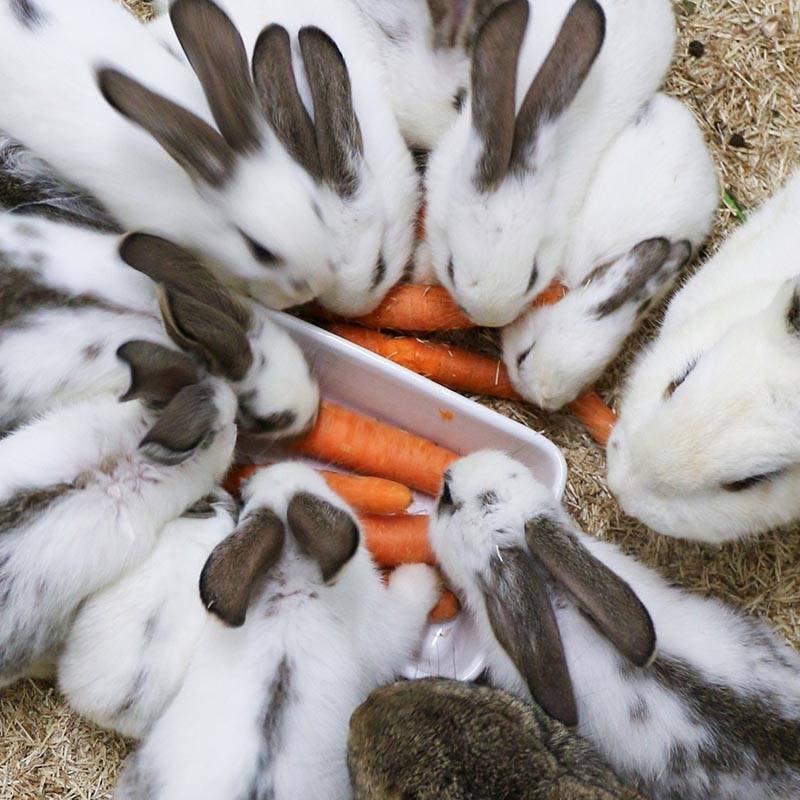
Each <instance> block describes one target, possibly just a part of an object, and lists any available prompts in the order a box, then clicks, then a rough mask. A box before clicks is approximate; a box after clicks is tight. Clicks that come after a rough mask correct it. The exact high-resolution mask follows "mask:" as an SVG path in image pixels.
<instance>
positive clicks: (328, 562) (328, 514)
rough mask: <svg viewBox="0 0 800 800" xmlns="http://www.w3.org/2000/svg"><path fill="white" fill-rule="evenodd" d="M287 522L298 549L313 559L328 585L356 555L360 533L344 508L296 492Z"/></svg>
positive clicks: (290, 503)
mask: <svg viewBox="0 0 800 800" xmlns="http://www.w3.org/2000/svg"><path fill="white" fill-rule="evenodd" d="M286 521H287V522H288V523H289V527H290V528H291V529H292V534H293V535H294V538H295V540H296V541H297V544H298V546H299V547H300V549H301V550H302V551H303V552H304V553H305V554H306V555H308V556H310V557H311V558H313V559H314V560H315V561H316V562H317V563H318V564H319V566H320V569H321V570H322V579H323V580H324V581H325V582H326V583H329V582H330V581H332V580H333V579H334V578H335V577H336V576H337V575H338V574H339V573H340V572H341V570H342V569H343V568H344V566H345V564H347V562H348V561H350V559H351V558H352V557H353V556H354V555H355V554H356V551H357V550H358V543H359V541H360V534H359V532H358V525H356V523H355V520H354V519H353V518H352V517H351V516H350V515H349V514H348V513H347V512H346V511H344V510H343V509H341V508H338V507H337V506H335V505H333V504H332V503H329V502H328V501H327V500H323V499H322V498H321V497H317V496H316V495H313V494H311V493H309V492H298V494H296V495H295V496H294V497H293V498H292V499H291V501H290V502H289V507H288V510H287V512H286Z"/></svg>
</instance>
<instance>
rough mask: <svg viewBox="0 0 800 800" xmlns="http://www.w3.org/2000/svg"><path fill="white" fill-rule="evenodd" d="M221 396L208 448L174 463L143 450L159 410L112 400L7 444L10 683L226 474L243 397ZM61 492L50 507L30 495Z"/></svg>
mask: <svg viewBox="0 0 800 800" xmlns="http://www.w3.org/2000/svg"><path fill="white" fill-rule="evenodd" d="M214 393H215V394H214V404H215V406H216V410H217V418H216V420H215V421H214V423H213V428H212V431H210V432H209V433H210V434H211V438H210V439H209V440H208V441H207V446H203V447H199V448H198V449H197V450H196V451H195V452H194V453H190V454H189V455H188V457H187V458H186V459H185V460H184V461H182V462H181V463H179V464H177V465H175V466H163V465H161V464H159V463H156V462H154V461H153V460H152V459H151V458H149V457H148V455H147V452H146V449H140V442H141V441H142V438H143V436H144V435H145V434H146V432H147V431H148V428H150V426H151V425H152V423H153V421H154V418H155V415H154V414H153V412H151V411H148V410H146V409H145V408H144V407H143V406H142V404H141V403H139V402H138V401H133V402H130V403H119V402H118V401H117V399H116V397H114V396H112V395H101V396H99V397H96V398H94V399H92V400H87V401H85V402H83V403H78V404H75V405H72V406H68V407H66V408H63V409H57V410H55V411H52V412H51V413H50V414H48V415H46V416H44V417H42V418H41V419H38V420H35V421H33V422H31V423H30V424H28V425H26V426H24V427H22V428H21V429H19V430H18V431H16V432H14V433H12V434H10V435H9V436H7V437H6V438H4V439H1V440H0V506H2V508H3V512H4V513H3V526H4V529H3V531H2V536H1V537H0V598H2V606H3V614H2V615H0V654H2V660H0V685H6V684H8V683H11V682H13V681H14V680H15V679H16V678H18V677H20V676H22V675H24V674H26V671H27V668H28V666H29V665H31V664H33V663H34V662H36V661H37V660H39V659H40V658H41V657H43V656H45V655H47V654H48V652H49V651H51V650H52V649H53V648H55V647H57V646H58V645H59V644H60V642H61V641H62V639H63V637H64V635H65V634H66V632H67V628H68V625H69V623H70V621H71V618H72V616H73V614H74V612H75V610H76V609H77V607H78V605H79V604H80V603H81V601H83V600H84V599H85V598H86V597H88V596H89V595H91V594H93V593H94V592H96V591H98V590H100V589H102V588H103V587H104V586H106V585H107V584H109V583H111V582H112V581H114V580H116V579H117V578H118V577H119V576H120V575H121V574H122V573H124V572H125V571H126V570H128V569H131V568H132V567H134V566H136V565H137V564H138V563H140V562H141V561H142V560H143V559H144V558H145V557H146V556H147V555H148V553H149V552H150V551H151V550H152V548H153V547H154V546H155V544H156V541H157V538H158V536H159V534H160V533H161V530H162V528H163V527H164V525H166V524H167V523H168V522H170V521H171V520H173V519H174V518H175V517H177V516H179V515H180V514H181V513H182V512H183V511H184V510H185V509H186V508H187V507H188V506H190V505H192V504H193V503H194V502H196V501H197V500H198V499H199V498H201V497H203V496H204V495H205V494H207V493H208V492H209V491H210V490H211V488H212V487H213V486H214V484H215V483H216V482H217V480H219V479H220V478H221V476H222V475H223V474H224V472H225V470H226V469H227V468H228V465H229V463H230V459H231V455H232V452H233V446H234V442H235V438H236V429H235V426H234V425H233V417H234V412H235V401H234V398H233V395H232V394H231V393H230V391H229V390H228V389H227V388H226V387H225V386H224V385H223V384H220V383H217V384H215V389H214ZM58 486H61V488H63V492H61V493H60V494H59V495H58V496H56V497H54V498H51V500H50V501H49V502H42V501H37V500H36V498H35V495H34V496H32V495H30V494H29V493H35V492H44V491H47V490H48V489H51V488H52V487H58ZM26 497H27V500H26ZM23 504H24V506H23ZM23 507H26V510H22V508H23Z"/></svg>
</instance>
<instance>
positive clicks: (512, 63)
mask: <svg viewBox="0 0 800 800" xmlns="http://www.w3.org/2000/svg"><path fill="white" fill-rule="evenodd" d="M527 24H528V3H527V2H526V0H509V2H506V3H503V4H502V5H500V6H498V7H497V8H496V9H495V10H494V11H492V13H491V14H490V15H489V17H488V19H487V20H486V22H485V23H484V24H483V27H482V28H481V29H480V31H479V32H478V35H477V37H476V39H475V47H474V52H473V55H472V124H473V126H474V127H475V132H476V133H477V134H478V136H479V137H480V139H481V142H482V144H483V152H482V154H481V157H480V160H479V162H478V167H477V170H476V172H475V176H474V178H473V181H474V184H475V187H476V188H477V189H478V190H479V191H482V192H488V191H492V190H493V189H496V188H497V186H498V185H499V184H500V183H501V182H502V180H503V178H505V176H506V174H507V172H508V166H509V162H510V160H511V151H512V148H513V145H514V118H515V114H516V97H515V95H516V86H517V59H518V57H519V51H520V48H521V47H522V40H523V38H524V36H525V28H526V26H527Z"/></svg>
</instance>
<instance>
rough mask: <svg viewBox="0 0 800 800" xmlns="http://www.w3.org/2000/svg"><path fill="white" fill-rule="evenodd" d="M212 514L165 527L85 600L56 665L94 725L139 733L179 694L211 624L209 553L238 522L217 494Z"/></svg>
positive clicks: (64, 687) (72, 700) (73, 700)
mask: <svg viewBox="0 0 800 800" xmlns="http://www.w3.org/2000/svg"><path fill="white" fill-rule="evenodd" d="M209 500H213V513H212V515H211V516H210V517H208V518H193V517H192V516H182V517H179V518H178V519H176V520H174V521H173V522H170V523H169V524H168V525H166V526H165V528H164V531H163V533H162V535H161V537H160V540H159V543H158V545H157V546H156V548H155V549H154V550H153V552H152V554H151V555H150V556H149V557H148V558H147V559H146V560H145V561H143V562H142V563H141V564H140V565H139V566H138V567H137V568H136V569H134V570H131V571H130V572H128V573H126V574H125V575H123V576H122V577H121V578H120V579H119V580H118V581H117V582H116V583H114V584H112V585H111V586H109V587H107V588H105V589H103V590H102V591H100V592H98V593H97V594H95V595H93V596H92V597H90V598H89V599H88V600H86V601H85V602H84V603H83V605H82V606H81V608H80V610H79V611H78V614H77V616H76V618H75V622H74V623H73V625H72V627H71V628H70V631H69V634H68V636H67V640H66V643H65V645H64V650H63V653H62V654H61V656H60V658H59V662H58V685H59V689H60V690H61V691H62V692H63V694H64V695H65V696H66V698H67V700H68V701H69V704H70V705H71V706H72V708H74V709H75V711H77V712H78V713H79V714H81V715H83V716H84V717H87V718H88V719H90V720H91V721H92V722H94V723H96V724H98V725H102V726H103V727H105V728H110V729H112V730H115V731H117V732H119V733H121V734H122V735H123V736H131V737H134V738H137V739H138V738H141V737H142V736H144V735H145V733H146V732H147V731H148V729H149V728H150V727H151V726H152V724H153V723H154V722H155V721H156V720H157V719H158V717H159V716H160V715H161V713H162V712H163V710H164V708H165V707H166V706H167V704H168V703H169V702H170V700H171V699H172V698H173V697H174V695H175V693H176V692H177V690H178V688H179V686H180V684H181V681H182V680H183V677H184V675H185V673H186V669H187V667H188V665H189V661H190V659H191V657H192V655H193V653H194V650H195V647H196V645H197V642H198V640H199V639H200V636H201V634H202V631H203V629H204V627H205V625H206V623H207V621H208V613H207V612H206V609H205V608H204V607H203V604H202V602H201V601H200V594H199V591H198V581H199V579H200V571H201V570H202V568H203V564H204V563H205V561H206V559H207V558H208V556H209V554H210V553H211V551H212V550H213V549H214V547H216V546H217V545H218V544H219V543H220V542H221V541H222V540H223V539H224V538H225V537H226V536H228V535H229V534H230V533H231V532H232V531H233V528H234V525H235V524H236V521H235V504H234V502H233V500H232V498H230V497H229V496H228V495H226V494H225V493H224V492H217V493H216V494H215V495H214V496H212V497H210V498H209Z"/></svg>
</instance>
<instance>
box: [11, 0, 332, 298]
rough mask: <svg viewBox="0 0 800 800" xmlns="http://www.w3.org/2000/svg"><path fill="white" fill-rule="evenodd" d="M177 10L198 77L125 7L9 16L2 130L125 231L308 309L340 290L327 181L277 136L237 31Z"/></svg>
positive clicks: (206, 7)
mask: <svg viewBox="0 0 800 800" xmlns="http://www.w3.org/2000/svg"><path fill="white" fill-rule="evenodd" d="M179 5H180V7H181V8H182V9H183V14H182V24H181V25H180V26H179V27H178V28H177V32H178V37H179V39H180V41H181V42H182V43H183V45H184V47H185V48H186V49H187V52H189V53H190V61H191V62H192V65H193V67H194V71H192V69H190V68H189V66H188V65H187V63H186V61H185V60H183V59H177V58H175V57H174V56H173V55H171V54H170V53H169V52H168V51H167V50H166V49H165V48H164V47H163V46H162V44H161V42H159V41H158V40H157V39H156V37H155V36H153V35H152V34H150V33H149V32H148V30H147V29H146V27H145V26H143V25H141V24H140V23H139V22H137V21H136V19H134V18H133V17H132V15H131V14H129V13H128V12H127V11H126V10H125V9H124V8H123V6H122V4H120V3H110V2H107V0H83V2H82V4H81V13H79V14H76V13H75V9H74V8H73V7H72V6H71V5H70V4H69V3H64V2H62V0H25V2H11V3H3V4H1V5H0V78H1V79H2V82H3V86H4V90H3V103H2V105H0V129H2V130H3V131H4V132H5V133H7V134H8V135H9V136H11V137H13V139H15V140H16V141H18V142H20V143H21V144H23V145H25V146H26V147H27V148H29V149H30V150H31V151H33V153H34V154H35V155H36V156H38V157H39V158H41V159H44V162H46V163H47V164H48V165H49V166H50V167H52V168H53V169H54V170H55V171H56V172H57V173H58V174H59V175H61V176H63V178H65V179H66V180H67V181H69V182H71V183H73V184H75V185H77V186H79V187H83V188H85V189H86V190H88V191H89V192H90V193H91V195H93V196H94V197H96V198H97V200H98V201H99V202H100V203H101V205H102V206H103V207H104V208H106V209H107V210H108V211H109V212H110V214H111V215H112V217H113V218H114V219H116V220H117V221H118V222H119V224H120V225H121V226H123V227H125V228H128V229H145V230H148V231H151V232H154V233H158V234H160V235H164V236H167V237H169V238H171V239H173V240H174V241H176V242H177V243H179V244H182V245H186V246H190V247H192V248H194V249H196V250H198V251H200V252H202V253H204V254H207V255H208V256H209V258H210V259H211V260H212V261H213V266H214V268H215V269H217V270H219V272H220V274H221V275H222V276H224V277H226V278H227V279H229V280H230V281H232V282H233V283H235V284H236V285H237V286H238V287H239V288H241V289H242V290H244V291H245V293H249V294H252V295H253V296H254V297H257V298H258V299H260V300H262V301H263V302H265V303H267V304H268V305H273V306H275V307H280V306H284V305H288V304H291V303H294V302H299V301H303V300H306V299H310V298H311V297H312V296H314V295H316V294H317V293H318V292H320V291H321V290H323V289H324V288H326V287H327V286H328V285H329V284H330V282H331V280H332V278H333V273H332V269H331V264H330V261H331V253H330V251H329V247H328V241H327V233H326V230H325V226H324V224H323V222H322V220H320V219H319V216H318V208H317V205H318V201H317V194H318V190H317V187H316V184H315V181H314V179H313V178H312V177H311V176H310V175H309V174H308V173H307V172H306V171H305V170H304V169H303V168H302V167H301V166H300V165H299V164H298V163H297V162H296V160H294V159H293V158H291V156H290V155H289V154H288V153H287V152H286V150H285V149H284V147H283V145H282V144H281V143H280V141H279V138H278V137H276V136H275V134H274V133H273V132H272V131H271V130H270V129H269V127H268V125H267V122H266V120H265V118H264V114H263V112H262V111H261V109H260V108H259V105H258V100H257V93H256V91H255V89H254V86H253V81H252V78H251V72H250V68H249V65H248V64H247V59H246V52H245V48H244V45H243V43H242V41H241V37H240V36H239V34H238V32H237V31H236V29H235V28H234V27H233V25H232V24H231V23H230V20H229V19H228V18H227V17H226V16H225V15H224V14H222V13H221V12H220V11H219V9H218V7H217V6H215V5H213V3H211V2H210V0H181V2H180V3H179ZM131 76H135V77H131ZM220 76H224V80H221V79H220ZM198 78H199V81H198ZM201 84H202V86H201ZM209 109H210V111H209ZM126 117H127V119H126ZM212 122H215V123H216V125H217V127H216V128H215V127H213V125H212ZM132 123H135V124H132ZM25 166H26V167H27V168H30V166H31V164H30V163H28V164H26V165H25ZM26 177H27V179H28V181H29V182H30V180H31V178H32V176H31V175H30V174H28V175H27V176H26Z"/></svg>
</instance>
